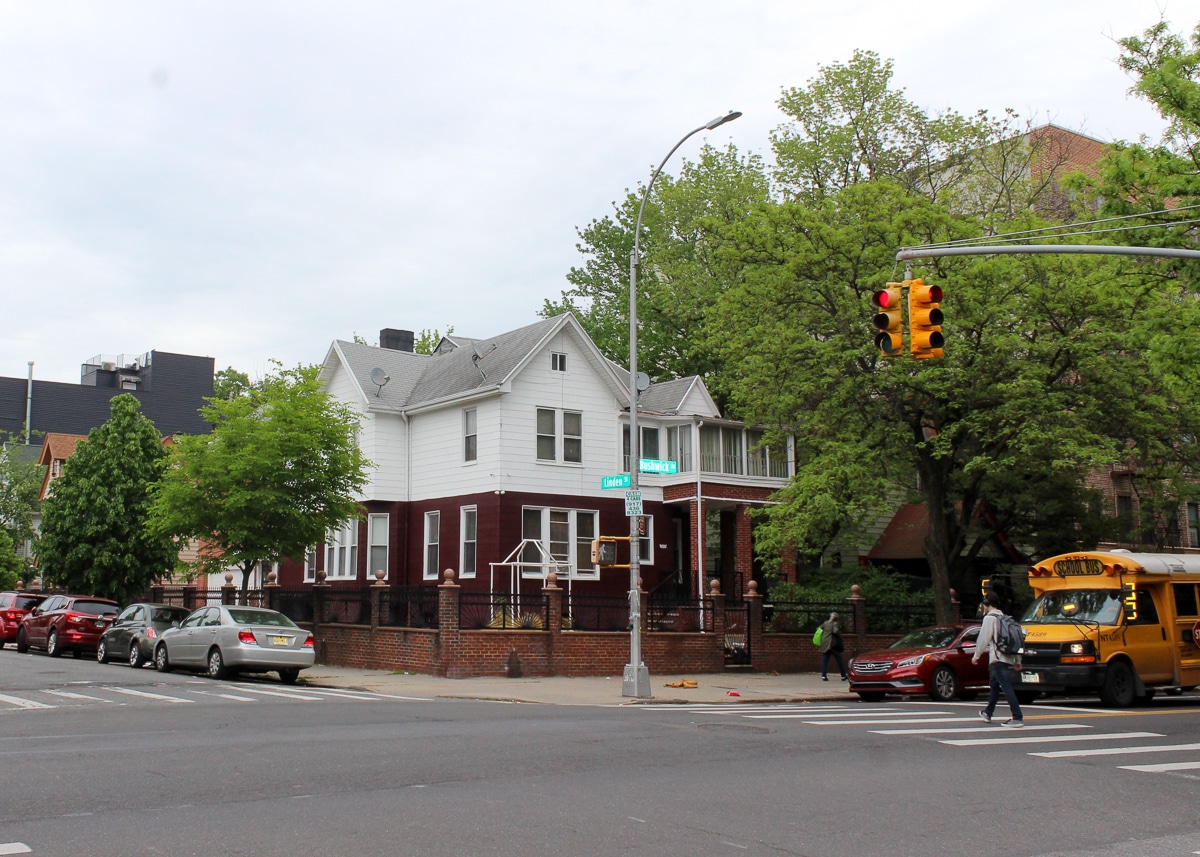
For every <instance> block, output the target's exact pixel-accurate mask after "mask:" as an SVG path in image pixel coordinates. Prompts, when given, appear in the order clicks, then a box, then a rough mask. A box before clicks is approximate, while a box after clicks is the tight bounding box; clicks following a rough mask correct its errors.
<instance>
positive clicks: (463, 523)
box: [458, 506, 479, 579]
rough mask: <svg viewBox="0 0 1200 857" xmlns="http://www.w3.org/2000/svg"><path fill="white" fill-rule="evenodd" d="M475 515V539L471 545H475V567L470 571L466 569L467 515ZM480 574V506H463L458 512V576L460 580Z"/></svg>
mask: <svg viewBox="0 0 1200 857" xmlns="http://www.w3.org/2000/svg"><path fill="white" fill-rule="evenodd" d="M468 513H474V515H475V538H474V539H473V540H471V542H470V543H471V544H473V545H475V567H474V568H472V569H470V570H468V569H467V567H466V556H467V515H468ZM478 573H479V507H478V506H461V507H459V510H458V576H459V579H466V578H472V577H475V576H476V575H477V574H478Z"/></svg>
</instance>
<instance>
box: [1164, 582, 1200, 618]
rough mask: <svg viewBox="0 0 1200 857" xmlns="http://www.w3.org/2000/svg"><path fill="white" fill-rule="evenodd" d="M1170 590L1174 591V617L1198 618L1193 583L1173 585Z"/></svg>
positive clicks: (1198, 612) (1198, 613) (1199, 612)
mask: <svg viewBox="0 0 1200 857" xmlns="http://www.w3.org/2000/svg"><path fill="white" fill-rule="evenodd" d="M1171 588H1172V589H1173V590H1174V591H1175V615H1176V616H1200V611H1198V610H1197V609H1196V585H1195V584H1194V583H1175V584H1172V586H1171Z"/></svg>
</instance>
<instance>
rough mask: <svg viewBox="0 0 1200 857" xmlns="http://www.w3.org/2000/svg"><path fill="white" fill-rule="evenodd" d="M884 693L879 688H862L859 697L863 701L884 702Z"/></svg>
mask: <svg viewBox="0 0 1200 857" xmlns="http://www.w3.org/2000/svg"><path fill="white" fill-rule="evenodd" d="M884 696H885V694H884V693H882V692H880V691H878V690H860V691H859V692H858V698H859V699H861V700H862V701H863V702H883V697H884Z"/></svg>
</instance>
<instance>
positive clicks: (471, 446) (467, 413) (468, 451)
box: [463, 408, 479, 461]
mask: <svg viewBox="0 0 1200 857" xmlns="http://www.w3.org/2000/svg"><path fill="white" fill-rule="evenodd" d="M477 419H478V416H477V414H476V412H475V409H474V408H467V409H466V410H464V411H463V461H475V460H476V459H477V457H478V456H479V428H478V424H477V422H476V420H477Z"/></svg>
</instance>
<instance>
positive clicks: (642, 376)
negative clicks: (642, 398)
mask: <svg viewBox="0 0 1200 857" xmlns="http://www.w3.org/2000/svg"><path fill="white" fill-rule="evenodd" d="M649 386H650V376H649V375H647V374H646V373H645V372H638V373H637V391H638V392H639V393H644V392H646V389H647V388H648V387H649Z"/></svg>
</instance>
